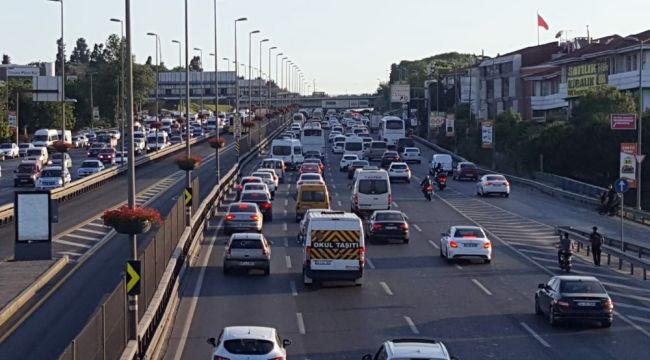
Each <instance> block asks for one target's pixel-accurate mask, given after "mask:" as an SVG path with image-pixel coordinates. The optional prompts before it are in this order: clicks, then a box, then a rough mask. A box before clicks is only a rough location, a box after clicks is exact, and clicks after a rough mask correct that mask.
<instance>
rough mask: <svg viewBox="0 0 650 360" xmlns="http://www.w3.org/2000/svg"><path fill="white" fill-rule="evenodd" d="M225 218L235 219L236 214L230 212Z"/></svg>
mask: <svg viewBox="0 0 650 360" xmlns="http://www.w3.org/2000/svg"><path fill="white" fill-rule="evenodd" d="M225 219H226V220H228V221H230V220H235V215H233V214H228V215H226V217H225Z"/></svg>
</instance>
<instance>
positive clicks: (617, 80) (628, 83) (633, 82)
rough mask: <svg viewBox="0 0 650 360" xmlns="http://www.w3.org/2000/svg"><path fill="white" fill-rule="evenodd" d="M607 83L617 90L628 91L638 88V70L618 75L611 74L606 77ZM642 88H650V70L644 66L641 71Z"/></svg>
mask: <svg viewBox="0 0 650 360" xmlns="http://www.w3.org/2000/svg"><path fill="white" fill-rule="evenodd" d="M607 81H608V82H609V85H610V86H614V87H616V88H617V89H619V90H630V89H638V88H639V70H633V71H626V72H622V73H618V74H611V75H609V76H608V78H607ZM643 87H644V88H649V87H650V69H648V65H647V64H646V66H645V69H643Z"/></svg>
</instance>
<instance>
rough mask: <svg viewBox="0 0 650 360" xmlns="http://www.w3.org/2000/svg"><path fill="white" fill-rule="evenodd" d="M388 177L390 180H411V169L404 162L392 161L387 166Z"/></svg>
mask: <svg viewBox="0 0 650 360" xmlns="http://www.w3.org/2000/svg"><path fill="white" fill-rule="evenodd" d="M388 177H389V178H390V179H391V180H404V181H406V182H407V183H410V182H411V169H410V168H409V166H408V165H407V164H406V163H405V162H393V163H390V166H388Z"/></svg>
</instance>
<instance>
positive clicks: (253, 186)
mask: <svg viewBox="0 0 650 360" xmlns="http://www.w3.org/2000/svg"><path fill="white" fill-rule="evenodd" d="M247 191H264V192H266V193H267V194H268V195H269V198H271V192H270V191H269V187H268V185H266V184H262V183H248V184H244V188H243V189H242V190H241V192H242V194H243V193H245V192H247Z"/></svg>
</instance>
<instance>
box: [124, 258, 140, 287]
mask: <svg viewBox="0 0 650 360" xmlns="http://www.w3.org/2000/svg"><path fill="white" fill-rule="evenodd" d="M141 278H142V276H141V275H140V260H128V261H127V262H126V292H127V294H128V295H129V296H133V295H140V279H141Z"/></svg>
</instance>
